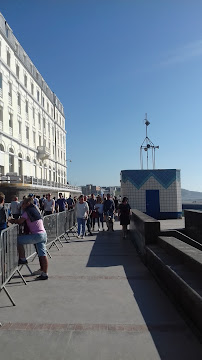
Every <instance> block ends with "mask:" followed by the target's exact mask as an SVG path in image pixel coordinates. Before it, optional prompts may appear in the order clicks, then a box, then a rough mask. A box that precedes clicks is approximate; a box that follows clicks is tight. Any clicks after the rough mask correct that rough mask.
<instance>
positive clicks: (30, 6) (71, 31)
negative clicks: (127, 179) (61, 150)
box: [0, 0, 202, 191]
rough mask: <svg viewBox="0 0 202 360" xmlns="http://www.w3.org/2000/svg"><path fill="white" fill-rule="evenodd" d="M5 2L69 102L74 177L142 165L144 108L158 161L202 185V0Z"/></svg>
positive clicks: (79, 181)
mask: <svg viewBox="0 0 202 360" xmlns="http://www.w3.org/2000/svg"><path fill="white" fill-rule="evenodd" d="M0 11H1V12H2V14H3V15H4V17H5V18H6V20H7V22H8V24H9V25H10V26H11V28H12V30H13V32H14V35H15V36H16V37H17V39H18V40H19V42H20V43H21V45H22V46H23V47H24V49H25V51H26V52H27V53H28V55H29V56H30V58H31V59H32V61H33V62H34V64H35V66H36V67H37V68H38V70H39V71H40V73H41V74H42V76H43V77H44V79H45V80H46V82H47V83H48V85H49V86H50V88H51V89H52V90H53V91H54V92H55V93H56V94H57V96H58V97H59V99H60V100H61V101H62V103H63V105H64V109H65V114H66V130H67V158H68V159H71V160H72V162H71V163H70V162H68V163H67V164H68V180H70V182H71V183H72V184H73V185H85V184H89V183H92V184H94V185H103V186H104V185H119V180H120V170H125V169H140V146H141V144H142V142H143V140H144V138H145V125H144V118H145V113H147V114H148V119H149V121H150V123H151V124H150V126H149V128H148V136H149V137H150V139H151V140H152V142H153V143H154V144H155V145H159V147H160V148H159V150H157V151H156V168H159V169H166V168H167V169H169V168H170V169H174V168H177V169H181V182H182V187H183V188H185V189H189V190H195V191H202V164H201V154H202V151H201V144H202V140H201V139H202V21H201V14H202V2H201V0H193V1H190V0H187V1H186V0H178V1H176V0H164V1H162V0H152V1H151V0H147V1H146V0H89V1H88V0H40V1H39V0H35V1H32V0H29V1H27V0H18V1H16V0H1V2H0ZM145 166H146V162H145ZM150 167H152V164H151V162H150Z"/></svg>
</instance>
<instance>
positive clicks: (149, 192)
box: [121, 169, 182, 219]
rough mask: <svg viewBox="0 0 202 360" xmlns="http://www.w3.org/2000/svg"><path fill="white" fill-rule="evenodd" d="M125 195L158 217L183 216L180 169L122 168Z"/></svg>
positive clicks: (134, 203)
mask: <svg viewBox="0 0 202 360" xmlns="http://www.w3.org/2000/svg"><path fill="white" fill-rule="evenodd" d="M121 196H122V198H123V196H127V197H128V199H129V204H130V206H131V208H132V209H138V210H140V211H141V212H144V213H146V214H147V215H149V216H151V217H153V218H155V219H179V218H181V217H182V198H181V179H180V170H176V169H160V170H122V171H121Z"/></svg>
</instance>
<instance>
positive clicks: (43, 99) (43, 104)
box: [42, 97, 44, 107]
mask: <svg viewBox="0 0 202 360" xmlns="http://www.w3.org/2000/svg"><path fill="white" fill-rule="evenodd" d="M42 106H43V107H44V97H42Z"/></svg>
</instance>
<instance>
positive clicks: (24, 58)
mask: <svg viewBox="0 0 202 360" xmlns="http://www.w3.org/2000/svg"><path fill="white" fill-rule="evenodd" d="M23 60H24V63H25V64H26V61H27V58H26V55H25V54H23Z"/></svg>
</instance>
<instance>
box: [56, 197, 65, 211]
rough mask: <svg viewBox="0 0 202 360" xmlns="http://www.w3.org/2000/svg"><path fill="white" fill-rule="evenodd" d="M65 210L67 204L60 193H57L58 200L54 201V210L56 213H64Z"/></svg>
mask: <svg viewBox="0 0 202 360" xmlns="http://www.w3.org/2000/svg"><path fill="white" fill-rule="evenodd" d="M66 208H67V202H66V200H65V198H64V197H63V196H62V193H59V198H58V199H57V201H56V210H57V212H62V211H65V209H66Z"/></svg>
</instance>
